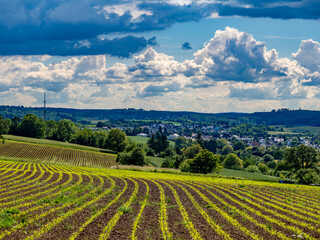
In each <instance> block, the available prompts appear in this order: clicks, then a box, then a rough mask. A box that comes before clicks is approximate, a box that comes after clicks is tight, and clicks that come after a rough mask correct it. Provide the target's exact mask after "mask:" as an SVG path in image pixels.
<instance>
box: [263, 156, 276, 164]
mask: <svg viewBox="0 0 320 240" xmlns="http://www.w3.org/2000/svg"><path fill="white" fill-rule="evenodd" d="M273 160H274V157H273V156H271V155H270V154H266V155H264V156H263V161H264V162H265V163H267V162H271V161H273Z"/></svg>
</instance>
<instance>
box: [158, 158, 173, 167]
mask: <svg viewBox="0 0 320 240" xmlns="http://www.w3.org/2000/svg"><path fill="white" fill-rule="evenodd" d="M174 163H175V160H174V159H172V158H170V157H167V158H166V159H165V160H164V161H163V163H162V164H161V167H163V168H174Z"/></svg>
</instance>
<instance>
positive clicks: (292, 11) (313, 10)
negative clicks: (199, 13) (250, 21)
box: [218, 0, 320, 20]
mask: <svg viewBox="0 0 320 240" xmlns="http://www.w3.org/2000/svg"><path fill="white" fill-rule="evenodd" d="M238 3H239V5H240V6H237V5H234V4H230V5H227V4H223V5H219V6H218V9H219V10H218V13H219V15H220V16H247V17H254V18H258V17H269V18H278V19H314V20H318V19H320V11H319V10H320V1H318V0H305V1H303V0H287V1H275V0H263V1H259V0H239V1H238ZM241 4H243V5H241ZM246 4H249V6H248V5H246Z"/></svg>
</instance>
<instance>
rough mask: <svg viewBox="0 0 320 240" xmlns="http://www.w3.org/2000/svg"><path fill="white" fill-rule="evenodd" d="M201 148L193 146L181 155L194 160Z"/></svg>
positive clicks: (196, 145)
mask: <svg viewBox="0 0 320 240" xmlns="http://www.w3.org/2000/svg"><path fill="white" fill-rule="evenodd" d="M201 150H202V147H201V146H200V145H199V144H194V145H192V146H190V147H188V148H186V149H184V150H183V155H184V156H185V157H186V158H187V159H190V158H194V157H195V156H196V155H197V154H198V153H199V152H200V151H201Z"/></svg>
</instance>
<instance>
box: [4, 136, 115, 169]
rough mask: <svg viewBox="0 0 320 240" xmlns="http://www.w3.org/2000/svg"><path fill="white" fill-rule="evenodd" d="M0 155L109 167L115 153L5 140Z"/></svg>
mask: <svg viewBox="0 0 320 240" xmlns="http://www.w3.org/2000/svg"><path fill="white" fill-rule="evenodd" d="M0 157H6V158H13V159H18V160H19V159H26V160H28V161H32V162H38V163H53V164H59V165H68V166H79V167H98V168H101V167H102V168H104V167H111V166H113V165H115V164H116V163H115V160H116V157H117V156H116V155H113V154H105V153H98V152H92V151H83V150H76V149H70V148H62V147H56V146H46V145H39V144H29V143H19V142H9V141H6V142H5V144H2V143H1V144H0Z"/></svg>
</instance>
